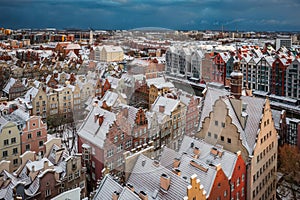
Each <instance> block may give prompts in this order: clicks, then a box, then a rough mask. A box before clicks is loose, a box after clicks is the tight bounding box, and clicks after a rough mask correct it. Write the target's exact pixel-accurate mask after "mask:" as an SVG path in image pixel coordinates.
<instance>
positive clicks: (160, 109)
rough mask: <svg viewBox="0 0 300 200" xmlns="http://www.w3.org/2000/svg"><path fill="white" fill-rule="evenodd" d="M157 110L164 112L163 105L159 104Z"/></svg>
mask: <svg viewBox="0 0 300 200" xmlns="http://www.w3.org/2000/svg"><path fill="white" fill-rule="evenodd" d="M159 112H160V113H164V112H165V106H164V105H159Z"/></svg>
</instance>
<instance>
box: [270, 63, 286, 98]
mask: <svg viewBox="0 0 300 200" xmlns="http://www.w3.org/2000/svg"><path fill="white" fill-rule="evenodd" d="M290 63H291V61H290V60H287V59H286V58H276V59H275V61H274V62H273V64H272V70H271V77H270V79H271V86H270V87H271V88H270V91H271V93H272V94H275V95H278V96H285V94H286V92H285V90H286V87H285V82H286V77H287V74H286V69H287V68H288V66H289V65H290Z"/></svg>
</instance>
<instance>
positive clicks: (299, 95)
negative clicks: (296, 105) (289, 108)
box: [285, 59, 300, 99]
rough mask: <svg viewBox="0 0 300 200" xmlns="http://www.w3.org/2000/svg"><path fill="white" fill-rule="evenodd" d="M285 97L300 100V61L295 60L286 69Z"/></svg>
mask: <svg viewBox="0 0 300 200" xmlns="http://www.w3.org/2000/svg"><path fill="white" fill-rule="evenodd" d="M285 88H286V89H285V96H287V97H291V98H295V99H300V60H299V59H295V60H293V61H292V63H291V64H290V65H289V66H288V67H287V69H286V79H285Z"/></svg>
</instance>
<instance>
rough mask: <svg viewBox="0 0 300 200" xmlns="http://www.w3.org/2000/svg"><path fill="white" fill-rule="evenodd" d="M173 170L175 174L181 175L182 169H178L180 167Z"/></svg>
mask: <svg viewBox="0 0 300 200" xmlns="http://www.w3.org/2000/svg"><path fill="white" fill-rule="evenodd" d="M172 171H173V172H174V174H176V175H178V176H180V175H181V171H180V169H178V168H174V169H173V170H172Z"/></svg>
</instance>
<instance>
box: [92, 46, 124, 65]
mask: <svg viewBox="0 0 300 200" xmlns="http://www.w3.org/2000/svg"><path fill="white" fill-rule="evenodd" d="M93 53H94V56H93V58H94V59H95V60H96V61H101V62H119V61H123V59H124V52H123V49H122V48H121V47H120V46H111V45H104V46H98V47H95V49H94V50H93Z"/></svg>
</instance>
